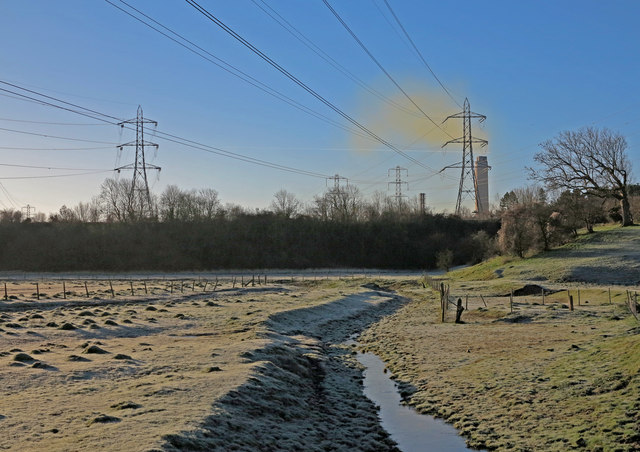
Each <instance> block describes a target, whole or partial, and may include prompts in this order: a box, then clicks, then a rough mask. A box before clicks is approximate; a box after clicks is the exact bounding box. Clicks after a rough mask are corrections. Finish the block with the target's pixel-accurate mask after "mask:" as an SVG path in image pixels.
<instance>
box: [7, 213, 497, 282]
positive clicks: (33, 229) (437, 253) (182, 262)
mask: <svg viewBox="0 0 640 452" xmlns="http://www.w3.org/2000/svg"><path fill="white" fill-rule="evenodd" d="M498 229H499V222H498V221H497V220H483V221H479V220H465V219H461V218H459V217H455V216H445V215H431V214H421V215H412V216H409V217H405V218H402V219H397V220H394V219H389V218H378V219H371V220H369V221H360V222H342V221H327V220H325V219H322V218H317V217H310V216H299V217H296V218H287V217H285V216H282V215H276V214H273V213H270V212H261V213H255V214H242V215H238V216H236V217H233V218H213V219H209V220H206V221H192V222H184V221H166V222H131V223H128V222H122V223H118V222H114V223H108V222H95V223H91V222H42V223H38V222H22V223H18V222H10V223H4V224H0V243H1V244H2V246H1V247H0V270H22V271H81V270H84V271H133V270H138V271H139V270H149V271H179V270H215V269H267V268H298V269H300V268H318V267H334V268H335V267H355V268H387V269H389V268H395V269H429V268H434V267H436V266H437V265H441V264H439V263H438V260H439V259H440V260H442V256H443V255H445V256H451V258H449V262H446V265H447V266H449V264H454V265H455V264H462V263H469V262H476V261H479V260H480V259H482V258H483V257H484V254H485V253H486V251H487V248H488V247H489V246H490V245H489V243H490V242H491V240H492V238H493V237H494V236H495V235H496V233H497V231H498Z"/></svg>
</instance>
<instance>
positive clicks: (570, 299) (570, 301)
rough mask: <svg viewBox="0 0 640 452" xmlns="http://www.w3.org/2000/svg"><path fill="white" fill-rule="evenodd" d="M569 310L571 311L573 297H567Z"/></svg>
mask: <svg viewBox="0 0 640 452" xmlns="http://www.w3.org/2000/svg"><path fill="white" fill-rule="evenodd" d="M569 309H570V310H571V311H573V295H569Z"/></svg>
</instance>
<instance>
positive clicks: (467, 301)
mask: <svg viewBox="0 0 640 452" xmlns="http://www.w3.org/2000/svg"><path fill="white" fill-rule="evenodd" d="M464 308H465V309H467V310H468V309H469V295H467V296H466V297H465V299H464Z"/></svg>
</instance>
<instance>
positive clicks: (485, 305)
mask: <svg viewBox="0 0 640 452" xmlns="http://www.w3.org/2000/svg"><path fill="white" fill-rule="evenodd" d="M480 298H481V299H482V302H483V303H484V307H485V308H486V307H487V302H486V301H484V297H483V296H482V294H480Z"/></svg>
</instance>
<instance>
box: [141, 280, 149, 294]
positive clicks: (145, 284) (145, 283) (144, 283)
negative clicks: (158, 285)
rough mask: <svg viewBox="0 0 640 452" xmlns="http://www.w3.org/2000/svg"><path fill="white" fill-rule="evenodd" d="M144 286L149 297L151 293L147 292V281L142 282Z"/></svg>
mask: <svg viewBox="0 0 640 452" xmlns="http://www.w3.org/2000/svg"><path fill="white" fill-rule="evenodd" d="M142 284H143V285H144V293H145V294H147V295H148V294H149V292H148V291H147V282H146V281H142Z"/></svg>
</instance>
